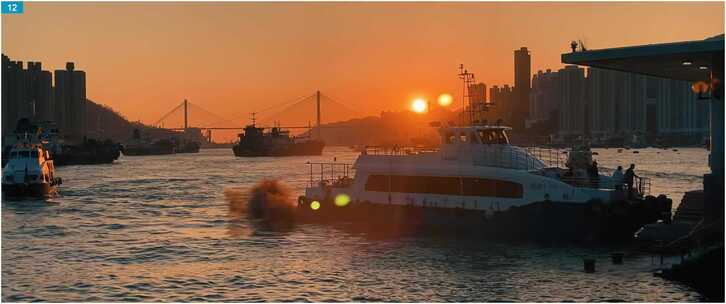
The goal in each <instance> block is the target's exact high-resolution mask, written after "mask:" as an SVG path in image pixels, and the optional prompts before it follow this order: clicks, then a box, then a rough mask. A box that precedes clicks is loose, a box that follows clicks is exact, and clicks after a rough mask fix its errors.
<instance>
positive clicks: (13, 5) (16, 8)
mask: <svg viewBox="0 0 726 304" xmlns="http://www.w3.org/2000/svg"><path fill="white" fill-rule="evenodd" d="M23 11H24V7H23V1H3V2H2V13H3V14H22V13H23Z"/></svg>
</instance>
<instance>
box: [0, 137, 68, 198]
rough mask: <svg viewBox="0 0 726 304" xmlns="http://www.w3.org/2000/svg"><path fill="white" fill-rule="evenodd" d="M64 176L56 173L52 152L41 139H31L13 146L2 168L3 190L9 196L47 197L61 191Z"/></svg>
mask: <svg viewBox="0 0 726 304" xmlns="http://www.w3.org/2000/svg"><path fill="white" fill-rule="evenodd" d="M61 183H62V180H61V178H59V177H57V176H55V166H54V165H53V159H52V158H51V155H50V152H49V151H48V150H46V149H45V147H44V146H43V144H42V143H41V142H31V141H30V140H27V136H26V140H24V141H22V142H18V143H16V144H15V146H13V150H12V151H11V152H10V157H9V160H8V163H7V165H5V167H4V168H3V171H2V194H3V196H4V197H6V198H47V197H50V196H53V195H54V194H56V193H57V192H58V186H59V185H60V184H61Z"/></svg>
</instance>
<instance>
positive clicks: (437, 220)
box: [297, 125, 670, 240]
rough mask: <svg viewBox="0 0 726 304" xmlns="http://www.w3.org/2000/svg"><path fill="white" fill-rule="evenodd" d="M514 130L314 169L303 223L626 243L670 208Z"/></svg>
mask: <svg viewBox="0 0 726 304" xmlns="http://www.w3.org/2000/svg"><path fill="white" fill-rule="evenodd" d="M507 130H509V128H508V127H503V126H476V125H475V126H464V127H441V128H439V130H438V131H439V134H440V138H441V145H440V149H439V150H438V151H430V150H428V151H416V150H413V149H403V148H397V149H394V150H389V151H381V150H367V151H365V152H363V153H361V155H360V156H359V157H358V159H357V160H356V162H355V164H354V165H348V164H341V163H335V162H334V163H312V164H310V166H311V167H310V172H311V175H310V184H309V185H308V187H307V188H306V189H305V195H304V196H301V197H299V199H298V208H297V211H298V216H299V219H300V220H302V221H313V222H315V221H323V222H324V221H352V222H356V221H358V222H363V223H365V224H368V225H369V227H373V228H376V229H378V228H380V227H384V226H386V225H391V224H393V225H395V226H396V229H397V230H401V229H404V230H408V229H414V230H427V229H433V230H446V231H452V230H453V231H457V233H467V232H469V233H475V234H488V235H489V236H493V237H505V236H514V237H524V238H529V239H531V238H535V239H539V238H543V239H550V238H556V239H567V240H583V239H595V238H597V239H620V240H622V239H623V238H626V239H627V238H632V235H633V233H634V232H635V231H636V230H637V229H638V228H639V227H641V226H642V225H644V224H647V223H651V222H654V221H656V220H658V219H659V218H660V217H661V216H662V213H663V212H664V211H666V210H670V206H665V205H664V204H661V203H651V202H650V200H649V202H647V203H646V202H645V200H644V199H643V196H644V195H645V194H647V192H648V191H649V189H648V188H647V187H646V186H647V185H649V184H648V182H647V180H646V179H645V178H641V179H640V180H638V181H637V182H636V184H635V186H634V187H633V189H627V188H626V187H627V186H625V185H623V184H621V183H616V182H614V181H613V180H612V179H611V178H610V177H609V176H606V175H598V176H597V178H594V177H593V176H590V175H588V174H587V173H586V170H587V169H586V168H583V166H582V165H581V164H585V166H587V165H589V164H590V163H588V162H587V160H584V161H583V160H582V159H581V157H582V155H581V154H583V155H584V153H575V155H576V157H575V158H573V159H570V160H568V161H565V160H561V159H560V155H562V154H561V151H556V150H551V149H545V148H529V149H527V148H522V147H517V146H513V145H511V144H510V143H509V138H508V136H507V133H506V131H507ZM587 155H590V154H587ZM538 156H539V157H538ZM560 164H562V165H564V164H567V167H566V168H563V167H560V166H559V165H560ZM336 168H337V170H336ZM341 168H343V170H340V169H341ZM318 169H319V170H320V171H319V172H315V173H313V170H318ZM352 169H354V170H355V176H354V177H353V178H350V177H348V174H349V172H351V170H352ZM341 171H342V172H341ZM325 176H327V177H325ZM317 177H319V178H320V179H319V180H315V179H316V178H317ZM629 191H630V192H632V193H629Z"/></svg>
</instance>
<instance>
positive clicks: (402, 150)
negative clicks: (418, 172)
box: [361, 146, 439, 156]
mask: <svg viewBox="0 0 726 304" xmlns="http://www.w3.org/2000/svg"><path fill="white" fill-rule="evenodd" d="M438 151H439V148H432V147H417V146H365V147H364V148H363V149H362V151H361V154H363V155H391V156H403V155H415V154H421V153H432V152H438Z"/></svg>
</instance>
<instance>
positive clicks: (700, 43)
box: [562, 34, 724, 81]
mask: <svg viewBox="0 0 726 304" xmlns="http://www.w3.org/2000/svg"><path fill="white" fill-rule="evenodd" d="M714 56H716V57H718V56H720V57H721V58H723V56H724V35H723V34H721V35H718V36H715V37H712V38H708V39H705V40H696V41H684V42H674V43H661V44H648V45H639V46H631V47H620V48H610V49H603V50H591V51H590V50H588V51H577V52H572V53H567V54H562V62H563V63H569V64H578V65H585V66H590V67H594V68H602V69H609V70H617V71H622V72H629V73H638V74H644V75H650V76H656V77H662V78H671V79H678V80H686V81H699V80H708V79H709V77H710V72H711V71H710V69H711V68H712V65H713V62H714V60H715V58H714ZM716 62H718V61H716ZM720 62H723V59H721V61H720Z"/></svg>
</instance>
